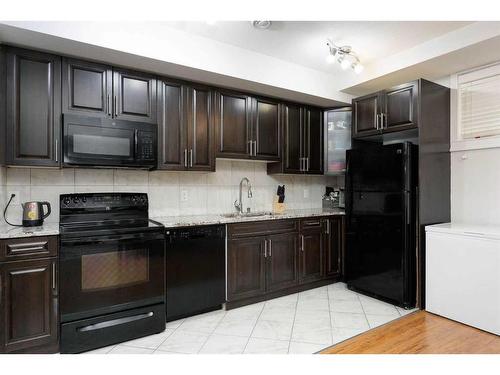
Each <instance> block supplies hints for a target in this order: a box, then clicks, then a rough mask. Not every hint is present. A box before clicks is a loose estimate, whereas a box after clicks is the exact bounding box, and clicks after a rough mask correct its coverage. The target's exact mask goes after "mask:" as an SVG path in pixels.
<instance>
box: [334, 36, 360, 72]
mask: <svg viewBox="0 0 500 375" xmlns="http://www.w3.org/2000/svg"><path fill="white" fill-rule="evenodd" d="M326 45H327V46H328V55H327V56H326V61H327V62H328V63H329V64H333V63H334V62H335V61H336V62H338V63H339V64H340V67H341V68H342V69H343V70H346V69H348V68H349V67H350V68H351V69H352V70H354V72H355V73H356V74H360V73H361V72H362V71H363V65H361V62H360V61H359V58H358V56H356V54H355V53H354V52H352V48H351V46H338V45H336V44H335V43H333V42H332V41H331V40H327V42H326Z"/></svg>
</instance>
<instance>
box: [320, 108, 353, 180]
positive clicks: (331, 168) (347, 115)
mask: <svg viewBox="0 0 500 375" xmlns="http://www.w3.org/2000/svg"><path fill="white" fill-rule="evenodd" d="M351 114H352V111H351V108H341V109H336V110H331V111H327V112H325V115H324V118H325V140H324V147H325V150H324V153H325V165H324V172H325V174H339V173H344V172H345V169H346V150H349V149H350V148H351Z"/></svg>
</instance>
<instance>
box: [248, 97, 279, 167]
mask: <svg viewBox="0 0 500 375" xmlns="http://www.w3.org/2000/svg"><path fill="white" fill-rule="evenodd" d="M279 107H280V106H279V104H278V103H277V102H274V101H270V100H265V99H260V98H252V120H253V121H252V140H253V157H254V158H256V159H262V160H279V158H280V154H281V152H280V151H281V150H280V148H281V144H280V108H279Z"/></svg>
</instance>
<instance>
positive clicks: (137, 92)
mask: <svg viewBox="0 0 500 375" xmlns="http://www.w3.org/2000/svg"><path fill="white" fill-rule="evenodd" d="M113 95H114V97H113V99H114V103H113V110H114V117H115V118H118V119H123V120H132V121H141V122H149V123H156V78H155V77H154V76H152V75H149V74H146V73H140V72H132V71H127V70H119V69H114V71H113Z"/></svg>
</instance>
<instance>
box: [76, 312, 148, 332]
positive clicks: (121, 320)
mask: <svg viewBox="0 0 500 375" xmlns="http://www.w3.org/2000/svg"><path fill="white" fill-rule="evenodd" d="M153 315H154V313H153V312H152V311H150V312H148V313H144V314H138V315H133V316H127V317H125V318H119V319H113V320H108V321H106V322H102V323H96V324H90V325H88V326H83V327H79V328H77V331H78V332H88V331H96V330H98V329H104V328H109V327H114V326H117V325H120V324H126V323H130V322H134V321H136V320H142V319H147V318H151V317H152V316H153Z"/></svg>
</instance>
